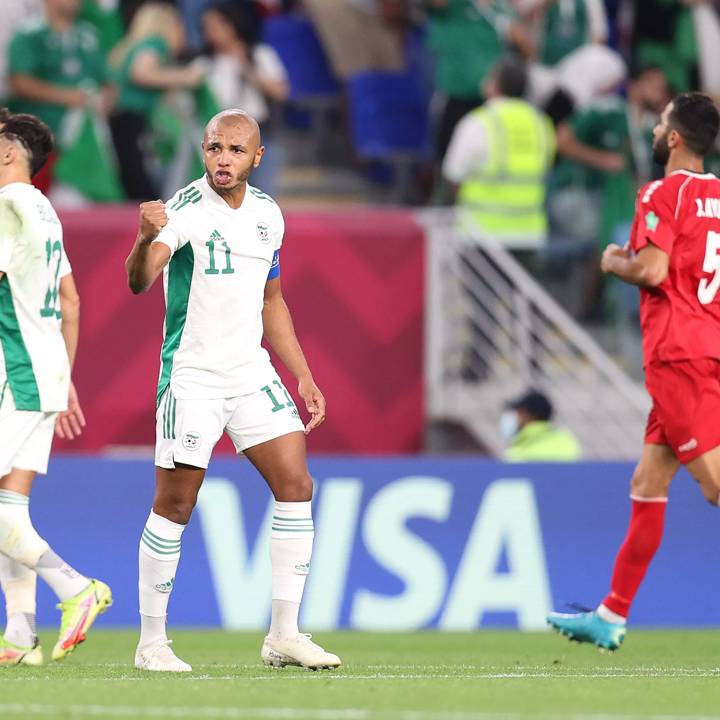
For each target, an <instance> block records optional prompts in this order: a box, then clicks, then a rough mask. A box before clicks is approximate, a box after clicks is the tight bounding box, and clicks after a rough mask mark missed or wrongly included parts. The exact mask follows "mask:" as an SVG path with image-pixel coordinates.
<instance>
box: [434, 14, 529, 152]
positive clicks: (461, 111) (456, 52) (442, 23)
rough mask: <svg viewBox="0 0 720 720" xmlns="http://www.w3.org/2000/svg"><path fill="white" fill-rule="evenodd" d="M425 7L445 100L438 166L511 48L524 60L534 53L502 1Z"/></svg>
mask: <svg viewBox="0 0 720 720" xmlns="http://www.w3.org/2000/svg"><path fill="white" fill-rule="evenodd" d="M425 5H426V9H427V16H428V47H429V49H430V51H431V53H433V55H434V56H435V62H436V65H435V67H436V70H435V75H436V78H435V85H436V87H437V89H438V90H439V91H440V93H442V95H444V96H445V105H444V108H443V110H442V115H441V117H440V120H439V126H438V131H437V138H436V142H435V155H436V160H437V162H438V163H440V162H442V159H443V157H444V156H445V151H446V150H447V147H448V145H449V144H450V138H451V137H452V134H453V130H454V129H455V126H456V125H457V123H458V122H459V121H460V119H461V118H462V117H464V116H465V115H466V114H467V113H469V112H470V111H471V110H473V109H475V108H476V107H477V106H478V105H481V104H482V102H483V100H484V98H483V97H482V95H481V94H480V93H481V88H482V87H483V85H484V83H485V80H486V78H487V76H488V75H489V73H490V70H491V69H492V68H493V67H494V66H495V65H496V63H497V62H498V61H499V60H500V58H501V56H503V55H504V54H505V52H506V48H507V47H508V45H511V44H512V45H515V46H518V47H519V49H520V50H521V52H522V53H523V54H526V55H527V54H530V53H531V52H532V50H533V48H531V46H530V43H529V40H528V39H527V37H526V36H525V34H524V33H523V31H522V29H521V26H520V25H519V24H518V22H517V21H516V15H515V13H514V11H513V10H512V8H511V7H510V3H508V2H506V1H504V0H477V1H476V0H425Z"/></svg>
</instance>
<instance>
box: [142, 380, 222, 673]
mask: <svg viewBox="0 0 720 720" xmlns="http://www.w3.org/2000/svg"><path fill="white" fill-rule="evenodd" d="M223 405H224V401H223V400H216V401H200V400H180V399H176V398H174V397H173V395H172V392H171V391H170V389H169V388H168V390H166V392H165V394H164V395H163V397H162V399H161V401H160V404H159V406H158V409H157V416H156V420H157V423H156V436H157V437H156V445H155V465H156V472H155V497H154V500H153V506H152V509H151V510H150V514H149V516H148V519H147V522H146V523H145V527H144V528H143V532H142V536H141V538H140V549H139V553H138V566H139V579H138V590H139V600H140V640H139V642H138V646H137V650H136V652H135V667H137V668H138V669H140V670H153V671H165V672H189V671H190V670H191V669H192V668H191V667H190V665H188V664H187V663H185V662H183V661H182V660H180V659H179V658H178V657H176V655H175V654H174V653H173V651H172V650H171V649H170V647H169V645H170V641H169V640H168V638H167V630H166V627H167V609H168V604H169V602H170V594H171V592H172V589H173V586H174V583H175V574H176V571H177V567H178V563H179V562H180V550H181V544H182V534H183V532H184V530H185V528H186V526H187V524H188V522H189V521H190V516H191V515H192V511H193V508H194V507H195V503H196V502H197V495H198V492H199V491H200V487H201V486H202V482H203V479H204V478H205V471H206V468H207V466H208V463H209V462H210V456H211V454H212V449H213V447H214V446H215V443H216V442H217V440H218V439H219V437H220V434H221V433H222V429H223V427H224V423H225V417H224V414H223V412H224V411H223Z"/></svg>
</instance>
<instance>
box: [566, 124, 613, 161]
mask: <svg viewBox="0 0 720 720" xmlns="http://www.w3.org/2000/svg"><path fill="white" fill-rule="evenodd" d="M557 150H558V154H559V155H564V156H565V157H568V158H570V159H571V160H575V161H576V162H579V163H581V164H582V165H587V166H588V167H591V168H595V169H597V170H602V171H603V172H621V171H622V170H623V168H624V167H625V158H624V157H623V156H622V154H621V153H617V152H611V151H609V150H598V149H597V148H594V147H593V146H592V145H588V144H587V143H585V142H583V141H582V140H581V139H580V138H578V136H577V134H576V133H575V130H574V128H573V127H572V125H570V124H569V123H562V124H561V125H559V126H558V129H557Z"/></svg>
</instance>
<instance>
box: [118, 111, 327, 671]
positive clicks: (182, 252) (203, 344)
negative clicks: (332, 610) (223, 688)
mask: <svg viewBox="0 0 720 720" xmlns="http://www.w3.org/2000/svg"><path fill="white" fill-rule="evenodd" d="M263 151H264V148H263V147H262V146H261V144H260V130H259V128H258V125H257V123H256V122H255V120H254V119H253V118H252V117H250V116H249V115H247V114H246V113H244V112H243V111H241V110H227V111H225V112H222V113H220V114H219V115H217V116H216V117H214V118H213V119H212V120H211V121H210V122H209V123H208V126H207V128H206V129H205V137H204V140H203V153H204V159H205V169H206V174H205V176H204V177H202V178H201V179H199V180H196V181H195V182H193V183H191V184H190V185H188V186H187V187H186V188H185V189H183V190H181V191H180V192H178V193H177V194H176V195H175V197H174V198H173V199H172V200H171V201H170V202H169V203H167V204H163V203H162V202H160V201H156V202H149V203H143V204H142V205H141V206H140V228H139V232H138V236H137V240H136V241H135V246H134V247H133V250H132V252H131V253H130V256H129V257H128V259H127V262H126V269H127V272H128V279H129V284H130V288H131V290H132V291H133V292H134V293H140V292H144V291H145V290H147V289H148V288H150V286H151V285H152V284H153V282H154V281H155V280H156V278H157V277H158V276H159V275H160V273H161V272H162V273H163V280H164V287H165V302H166V316H165V333H164V340H163V345H162V352H161V368H160V381H159V384H158V393H157V416H156V417H157V426H156V434H157V440H156V449H155V465H156V491H155V499H154V502H153V507H152V511H151V512H150V516H149V518H148V520H147V524H146V525H145V529H144V530H143V534H142V538H141V541H140V582H139V586H140V618H141V634H140V642H139V644H138V648H137V651H136V654H135V665H136V667H138V668H140V669H144V670H159V671H163V670H164V671H168V670H169V671H175V672H187V671H189V670H191V668H190V666H189V665H188V664H187V663H185V662H183V661H182V660H180V659H179V658H177V657H176V656H175V654H174V653H173V652H172V650H171V649H170V647H169V643H170V641H169V640H168V639H167V636H166V631H165V625H166V616H167V606H168V600H169V596H170V592H171V590H172V587H173V583H174V580H175V571H176V569H177V565H178V561H179V559H180V543H181V537H182V533H183V530H184V529H185V526H186V525H187V523H188V521H189V520H190V515H191V513H192V510H193V508H194V506H195V502H196V499H197V494H198V491H199V490H200V486H201V485H202V482H203V478H204V477H205V471H206V469H207V466H208V463H209V461H210V455H211V453H212V450H213V447H214V446H215V443H217V441H218V440H219V439H220V437H221V435H222V433H223V432H226V433H227V434H228V435H229V437H230V438H231V440H232V441H233V443H234V445H235V448H236V450H237V452H238V453H240V452H243V453H245V455H246V456H247V458H248V459H249V460H250V462H252V463H253V465H254V466H255V467H256V468H257V470H258V471H259V472H260V474H261V475H262V476H263V477H264V478H265V480H266V481H267V483H268V485H269V486H270V489H271V491H272V493H273V495H274V497H275V508H274V513H273V525H272V535H271V542H270V557H271V563H272V618H271V625H270V631H269V633H268V635H267V637H266V638H265V642H264V643H263V647H262V650H261V657H262V659H263V662H264V663H265V664H267V665H274V666H277V667H281V666H283V665H301V666H304V667H309V668H313V669H318V668H330V667H337V666H338V665H340V659H339V658H338V657H337V656H336V655H333V654H331V653H328V652H326V651H325V650H323V649H322V648H321V647H319V646H318V645H316V644H315V643H313V642H312V640H311V639H310V636H309V635H304V634H301V633H300V632H299V630H298V612H299V608H300V600H301V598H302V593H303V588H304V586H305V579H306V577H307V574H308V571H309V569H310V555H311V552H312V542H313V521H312V514H311V509H310V500H311V497H312V487H313V485H312V479H311V477H310V474H309V473H308V469H307V463H306V457H305V433H308V432H310V431H311V430H312V429H313V428H315V427H317V426H318V425H320V423H321V422H322V421H323V420H324V418H325V399H324V398H323V396H322V393H321V392H320V390H319V389H318V387H317V385H316V384H315V381H314V380H313V377H312V374H311V373H310V369H309V368H308V365H307V362H306V360H305V357H304V355H303V353H302V350H301V349H300V345H299V343H298V341H297V338H296V336H295V331H294V329H293V324H292V320H291V318H290V313H289V311H288V308H287V306H286V304H285V301H284V300H283V296H282V292H281V289H280V260H279V250H280V246H281V244H282V240H283V233H284V222H283V217H282V213H281V212H280V208H279V207H278V206H277V205H276V204H275V202H274V201H273V200H272V198H270V197H269V196H268V195H266V194H264V193H263V192H261V191H260V190H258V189H257V188H254V187H252V186H250V185H249V184H248V182H247V181H248V178H249V176H250V172H251V170H252V168H254V167H257V166H258V165H259V163H260V159H261V158H262V154H263ZM263 335H264V336H265V338H266V340H267V341H268V343H269V344H270V345H271V346H272V348H273V350H275V352H277V354H278V355H279V357H280V359H281V360H282V361H283V363H285V365H286V367H287V368H288V369H289V370H290V371H291V372H292V373H293V375H294V376H295V377H296V378H297V380H298V382H299V386H298V393H299V394H300V397H301V398H302V399H303V401H304V403H305V406H306V408H307V410H308V412H310V414H311V416H312V417H311V420H310V422H309V424H308V425H307V427H304V426H303V423H302V421H301V420H300V416H299V413H298V411H297V408H296V406H295V404H294V402H293V401H292V399H291V397H290V395H289V393H288V392H287V390H286V389H285V387H284V386H283V385H282V383H281V382H280V379H279V377H278V376H277V373H276V372H275V370H274V368H273V366H272V365H271V363H270V358H269V356H268V353H267V352H266V351H265V350H264V349H263V348H262V347H261V345H260V342H261V340H262V337H263Z"/></svg>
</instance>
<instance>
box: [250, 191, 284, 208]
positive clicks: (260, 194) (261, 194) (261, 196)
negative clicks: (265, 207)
mask: <svg viewBox="0 0 720 720" xmlns="http://www.w3.org/2000/svg"><path fill="white" fill-rule="evenodd" d="M249 189H250V192H251V193H252V194H253V195H254V196H255V197H256V198H258V200H267V201H268V202H271V203H272V204H273V205H277V203H276V202H275V201H274V200H273V199H272V198H271V197H270V196H269V195H266V194H265V193H264V192H263V191H262V190H258V189H257V188H254V187H251V188H249Z"/></svg>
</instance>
